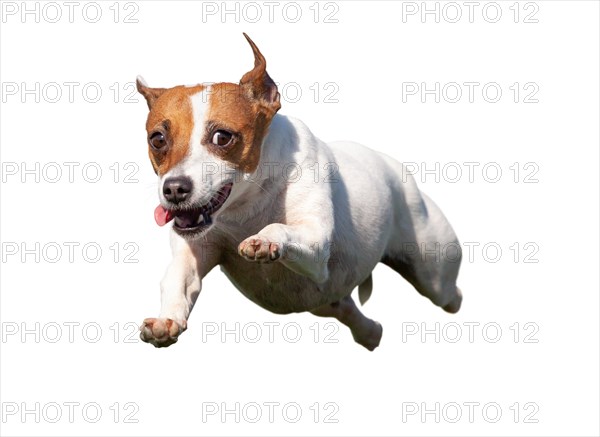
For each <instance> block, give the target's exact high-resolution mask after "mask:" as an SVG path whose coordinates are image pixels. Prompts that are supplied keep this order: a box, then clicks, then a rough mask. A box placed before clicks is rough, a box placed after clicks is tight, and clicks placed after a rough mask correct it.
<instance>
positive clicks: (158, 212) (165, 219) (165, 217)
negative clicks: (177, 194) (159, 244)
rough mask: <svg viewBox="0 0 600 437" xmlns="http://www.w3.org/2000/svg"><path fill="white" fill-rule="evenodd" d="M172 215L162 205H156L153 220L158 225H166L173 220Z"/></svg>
mask: <svg viewBox="0 0 600 437" xmlns="http://www.w3.org/2000/svg"><path fill="white" fill-rule="evenodd" d="M173 217H175V216H174V215H173V214H172V213H171V211H169V210H168V209H164V208H163V207H162V205H158V206H157V207H156V209H155V210H154V220H156V224H157V225H158V226H164V225H166V224H167V223H169V222H170V221H171V220H173Z"/></svg>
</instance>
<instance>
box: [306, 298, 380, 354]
mask: <svg viewBox="0 0 600 437" xmlns="http://www.w3.org/2000/svg"><path fill="white" fill-rule="evenodd" d="M311 313H313V314H314V315H315V316H320V317H335V318H336V319H338V320H339V321H340V322H341V323H343V324H344V325H346V326H347V327H348V328H350V331H352V336H353V337H354V341H356V342H357V343H358V344H360V345H361V346H364V347H366V348H367V349H369V350H370V351H372V350H374V349H375V348H376V347H377V346H379V342H380V341H381V336H382V335H383V328H382V327H381V325H380V324H379V323H378V322H376V321H374V320H371V319H368V318H367V317H365V316H364V315H363V313H361V312H360V310H359V309H358V308H357V307H356V305H355V304H354V300H352V297H350V296H346V297H345V298H343V299H342V300H340V301H339V302H335V303H332V304H328V305H323V306H321V307H318V308H315V309H314V310H311Z"/></svg>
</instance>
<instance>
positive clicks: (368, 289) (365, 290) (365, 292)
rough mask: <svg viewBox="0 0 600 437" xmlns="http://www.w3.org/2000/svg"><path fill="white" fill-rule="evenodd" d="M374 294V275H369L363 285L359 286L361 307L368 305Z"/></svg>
mask: <svg viewBox="0 0 600 437" xmlns="http://www.w3.org/2000/svg"><path fill="white" fill-rule="evenodd" d="M372 292H373V275H369V277H368V278H367V279H365V280H364V281H363V283H362V284H360V285H359V286H358V300H359V301H360V304H361V305H364V304H365V303H367V301H368V300H369V298H370V297H371V293H372Z"/></svg>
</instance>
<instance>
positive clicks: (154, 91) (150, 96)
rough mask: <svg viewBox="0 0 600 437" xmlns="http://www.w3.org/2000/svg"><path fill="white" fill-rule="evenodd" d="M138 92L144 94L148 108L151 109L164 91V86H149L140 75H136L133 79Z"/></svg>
mask: <svg viewBox="0 0 600 437" xmlns="http://www.w3.org/2000/svg"><path fill="white" fill-rule="evenodd" d="M135 84H136V86H137V90H138V92H139V93H140V94H141V95H142V96H144V98H145V99H146V103H148V109H152V105H154V102H155V101H156V100H157V99H158V98H159V97H160V96H161V95H162V93H164V92H165V91H166V89H165V88H150V87H149V86H148V85H147V84H146V81H145V80H144V78H143V77H142V76H138V77H137V78H136V80H135Z"/></svg>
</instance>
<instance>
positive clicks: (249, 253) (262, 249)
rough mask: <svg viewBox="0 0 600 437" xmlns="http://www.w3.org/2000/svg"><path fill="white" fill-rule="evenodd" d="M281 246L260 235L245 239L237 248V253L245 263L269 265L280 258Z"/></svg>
mask: <svg viewBox="0 0 600 437" xmlns="http://www.w3.org/2000/svg"><path fill="white" fill-rule="evenodd" d="M282 249H283V245H282V244H281V243H274V242H272V241H270V240H269V239H267V238H266V237H264V236H261V235H253V236H252V237H248V238H246V239H245V240H244V241H242V242H241V243H240V245H239V246H238V253H239V254H240V256H242V257H244V258H245V259H246V260H247V261H258V262H263V263H265V262H266V263H269V262H274V261H277V260H278V259H279V258H281V252H282Z"/></svg>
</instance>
